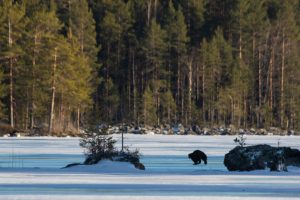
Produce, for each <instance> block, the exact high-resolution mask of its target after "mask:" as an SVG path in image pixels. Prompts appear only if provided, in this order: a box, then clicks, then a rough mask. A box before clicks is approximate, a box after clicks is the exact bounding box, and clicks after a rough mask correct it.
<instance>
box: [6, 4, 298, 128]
mask: <svg viewBox="0 0 300 200" xmlns="http://www.w3.org/2000/svg"><path fill="white" fill-rule="evenodd" d="M0 119H1V121H2V122H5V123H8V124H10V125H11V126H12V127H16V128H19V129H23V130H29V129H33V128H34V127H36V126H42V125H44V126H45V127H47V129H48V131H49V132H63V131H70V130H71V131H72V130H74V131H76V130H79V128H80V127H81V126H83V125H84V124H86V123H89V122H94V123H120V122H126V123H135V124H137V125H143V124H144V125H151V126H154V125H164V124H177V123H181V124H184V125H186V126H190V125H194V124H197V125H200V126H221V125H222V126H223V125H225V126H229V125H234V126H236V127H245V128H250V127H257V128H262V127H280V128H282V129H294V130H299V129H300V1H299V0H0Z"/></svg>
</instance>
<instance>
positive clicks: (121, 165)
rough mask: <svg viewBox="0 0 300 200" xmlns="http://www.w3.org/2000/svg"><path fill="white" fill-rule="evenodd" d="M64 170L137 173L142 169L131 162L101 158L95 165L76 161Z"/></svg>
mask: <svg viewBox="0 0 300 200" xmlns="http://www.w3.org/2000/svg"><path fill="white" fill-rule="evenodd" d="M63 170H67V171H72V172H73V171H74V172H90V173H136V172H138V171H140V170H139V169H137V168H136V167H135V166H134V165H132V164H131V163H129V162H119V161H111V160H101V161H99V162H98V163H97V164H94V165H83V164H79V163H74V164H71V165H70V166H67V167H65V168H63Z"/></svg>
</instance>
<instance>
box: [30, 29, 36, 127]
mask: <svg viewBox="0 0 300 200" xmlns="http://www.w3.org/2000/svg"><path fill="white" fill-rule="evenodd" d="M36 46H37V34H35V35H34V48H33V56H32V68H33V69H32V79H33V80H32V86H31V103H30V129H33V127H34V92H35V73H34V70H35V65H36Z"/></svg>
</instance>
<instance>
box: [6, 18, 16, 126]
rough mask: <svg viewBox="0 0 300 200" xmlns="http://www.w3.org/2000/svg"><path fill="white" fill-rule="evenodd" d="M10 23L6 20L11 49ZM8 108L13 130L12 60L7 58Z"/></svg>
mask: <svg viewBox="0 0 300 200" xmlns="http://www.w3.org/2000/svg"><path fill="white" fill-rule="evenodd" d="M11 31H12V30H11V22H10V19H8V46H9V47H10V48H12V43H13V41H12V37H11ZM9 105H10V106H9V107H10V126H11V127H12V128H13V127H14V126H15V123H14V99H13V58H12V57H10V58H9Z"/></svg>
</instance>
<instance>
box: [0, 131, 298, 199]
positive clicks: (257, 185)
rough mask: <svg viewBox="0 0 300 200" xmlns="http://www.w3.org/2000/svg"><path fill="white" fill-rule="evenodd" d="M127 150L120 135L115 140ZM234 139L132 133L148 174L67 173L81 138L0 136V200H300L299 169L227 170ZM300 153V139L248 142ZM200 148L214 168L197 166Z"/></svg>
mask: <svg viewBox="0 0 300 200" xmlns="http://www.w3.org/2000/svg"><path fill="white" fill-rule="evenodd" d="M114 137H115V138H116V139H117V140H118V143H117V145H118V146H119V147H120V144H121V141H120V138H121V137H120V135H114ZM234 138H235V137H234V136H180V135H176V136H167V135H130V134H126V135H125V144H126V145H128V146H129V147H130V148H138V149H139V150H140V152H141V153H142V160H141V162H142V163H144V164H145V166H146V171H140V170H137V169H135V168H134V167H133V166H132V165H131V164H128V163H115V162H111V161H102V163H100V164H99V165H96V166H88V167H85V166H77V167H72V168H68V169H61V168H62V167H64V166H65V165H66V164H69V163H73V162H82V161H83V160H84V155H83V149H81V148H80V147H79V145H78V143H79V141H78V138H51V137H49V138H22V137H21V138H1V139H0V199H1V200H2V199H5V200H6V199H24V200H25V199H26V200H27V199H36V200H40V199H51V200H52V199H63V200H66V199H75V200H77V199H121V200H122V199H130V200H132V199H133V200H135V199H143V200H148V199H155V200H160V199H175V200H177V199H187V200H189V199H206V200H207V199H208V200H211V199H225V200H232V199H233V200H234V199H253V200H254V199H255V200H256V199H264V200H268V199H300V169H299V168H297V167H289V168H288V170H289V172H269V171H267V170H263V171H255V172H228V171H227V170H226V168H225V167H224V165H223V159H224V155H225V154H226V153H227V152H228V151H229V150H230V149H232V148H233V147H234V146H235V144H234V142H233V139H234ZM279 140H280V145H281V146H291V147H293V148H300V137H296V136H247V140H246V143H247V144H248V145H252V144H262V143H266V144H270V145H273V146H277V145H278V141H279ZM195 149H200V150H202V151H204V152H205V153H206V154H207V155H208V165H198V166H195V165H192V161H191V160H189V159H188V157H187V154H188V153H190V152H192V151H194V150H195Z"/></svg>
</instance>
